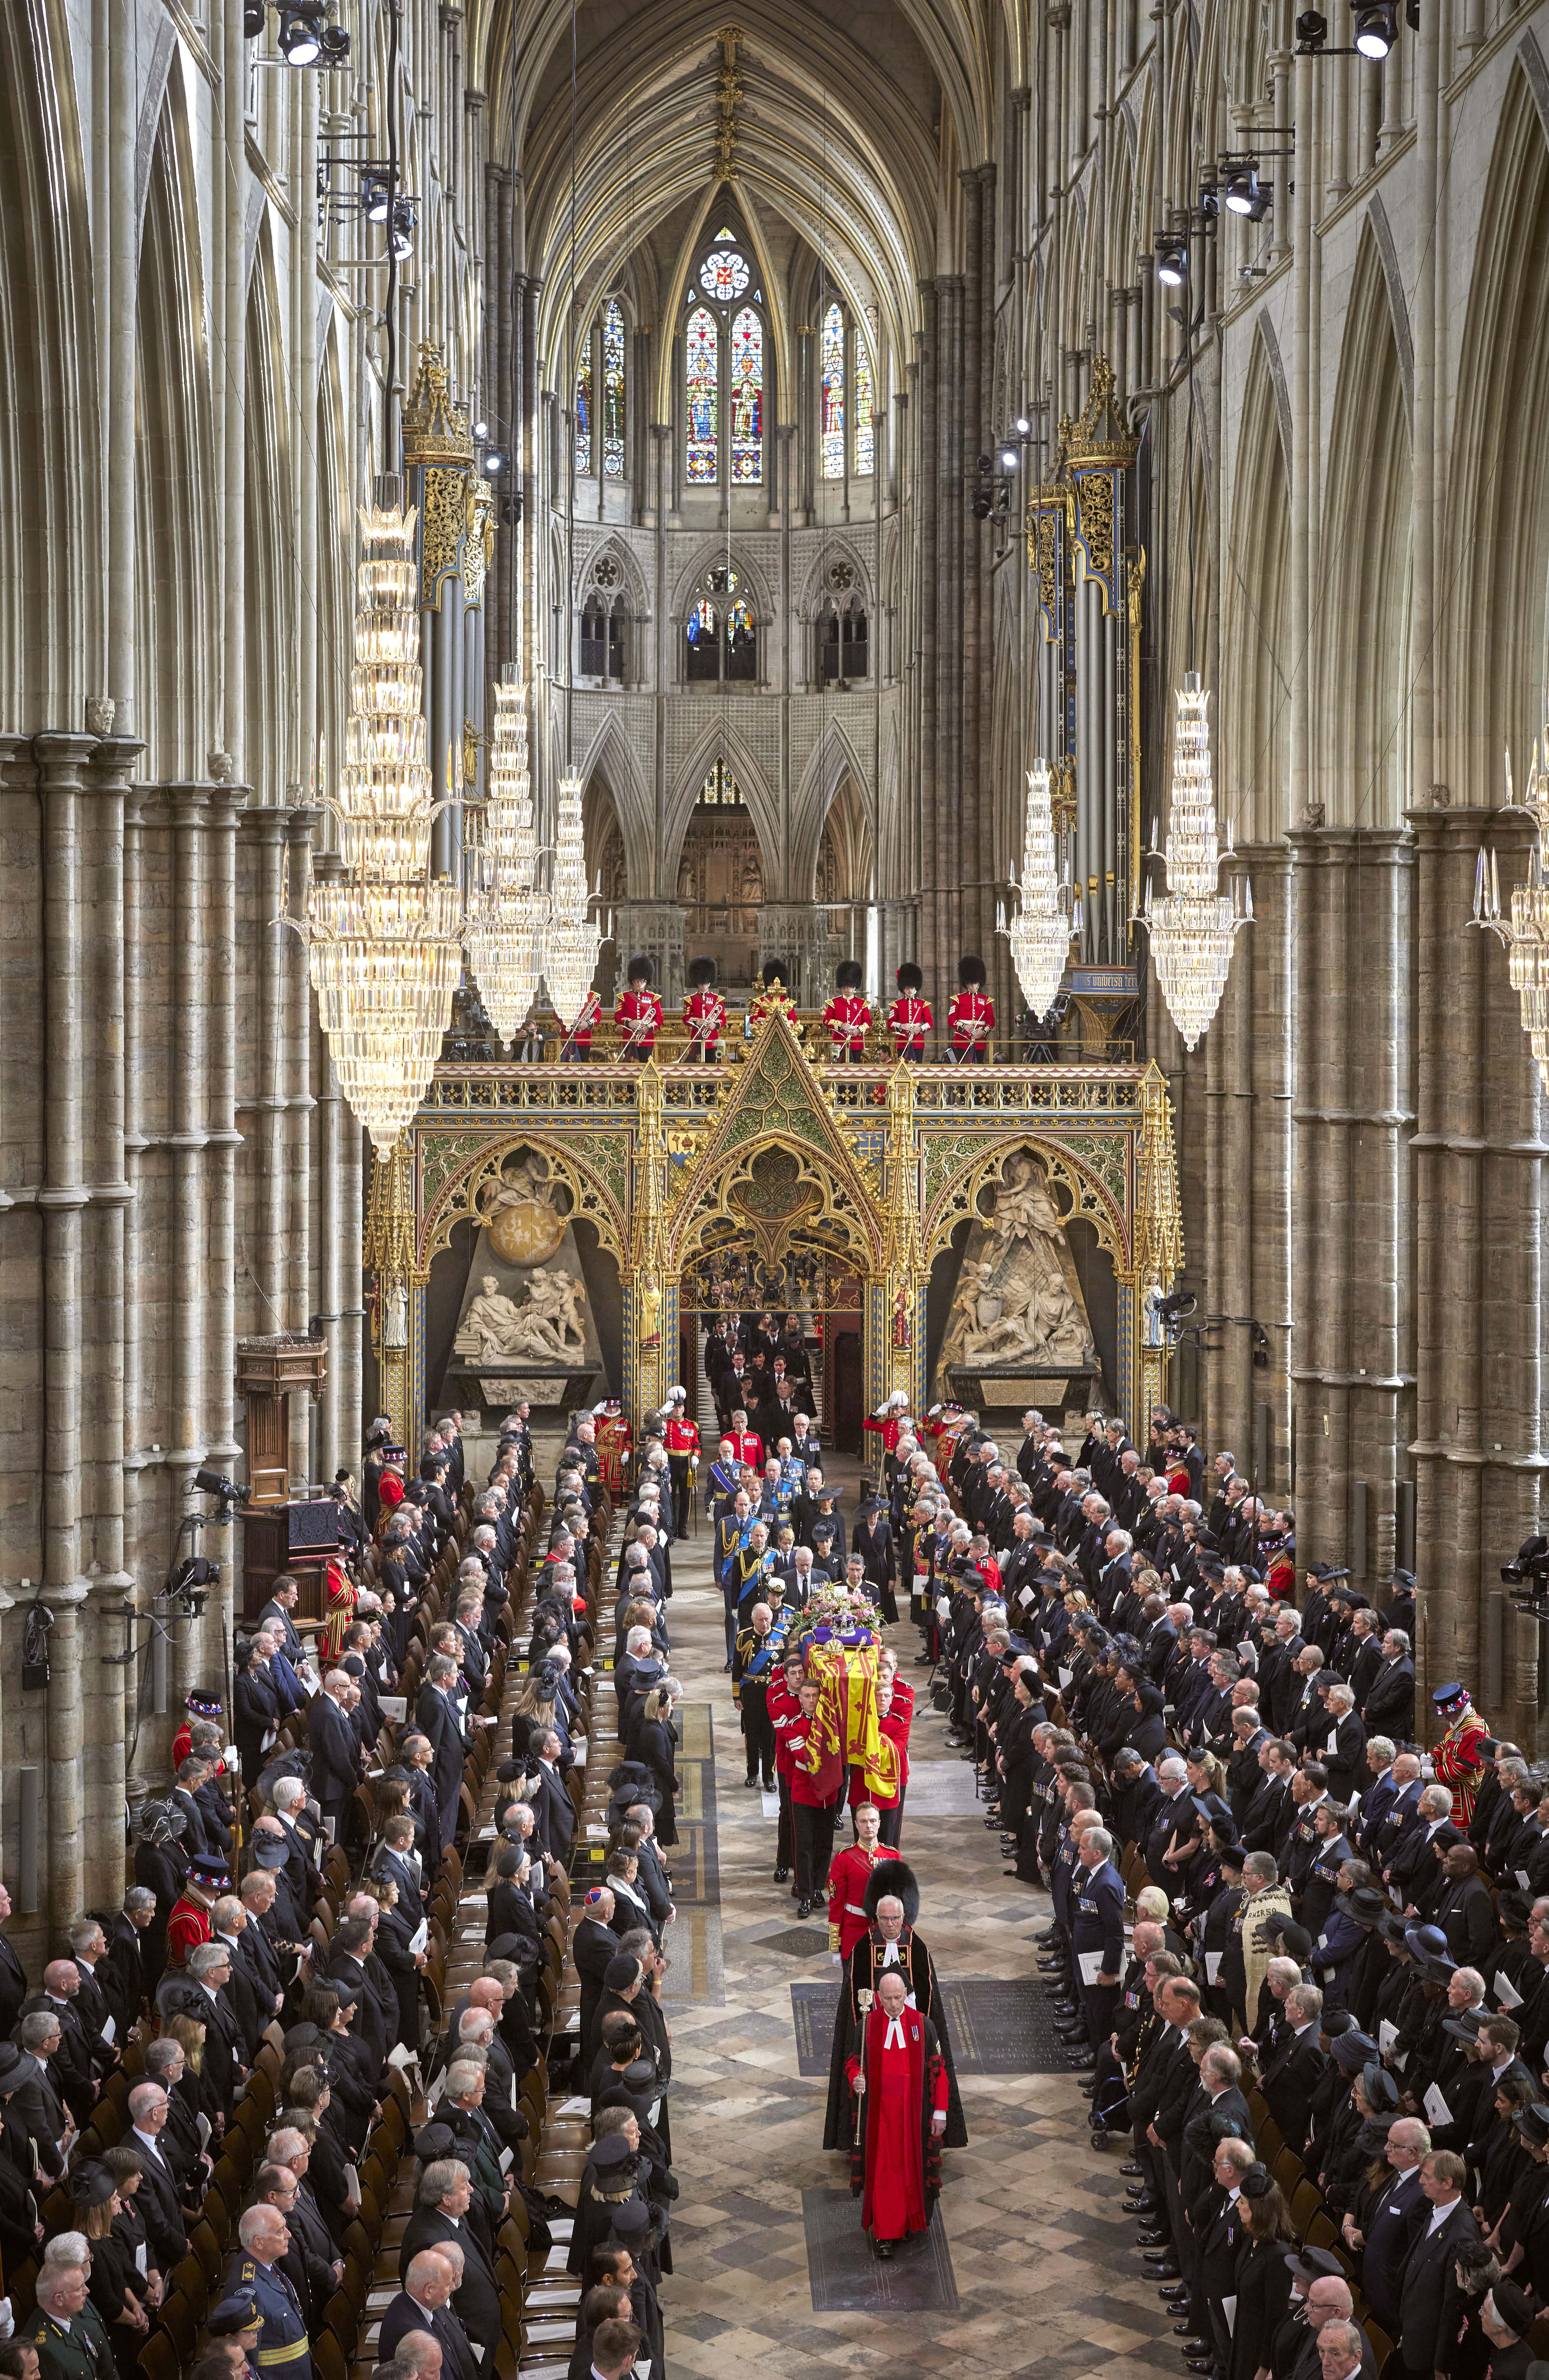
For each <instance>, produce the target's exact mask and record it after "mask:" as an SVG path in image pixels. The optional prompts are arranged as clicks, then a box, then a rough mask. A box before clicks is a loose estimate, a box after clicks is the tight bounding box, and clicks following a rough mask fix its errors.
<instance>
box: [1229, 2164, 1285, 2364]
mask: <svg viewBox="0 0 1549 2380" xmlns="http://www.w3.org/2000/svg"><path fill="white" fill-rule="evenodd" d="M1240 2189H1241V2205H1242V2213H1243V2225H1244V2229H1245V2231H1246V2234H1247V2236H1246V2239H1245V2240H1244V2241H1243V2246H1242V2253H1241V2255H1240V2259H1239V2262H1238V2266H1237V2312H1236V2313H1235V2315H1234V2316H1233V2318H1232V2330H1231V2364H1230V2367H1229V2369H1228V2374H1227V2380H1261V2375H1264V2374H1267V2373H1268V2370H1269V2352H1270V2341H1271V2340H1272V2339H1273V2338H1274V2336H1275V2333H1276V2330H1277V2327H1278V2325H1280V2324H1281V2323H1282V2322H1283V2321H1284V2320H1285V2318H1286V2309H1287V2307H1288V2306H1289V2303H1290V2287H1291V2277H1290V2268H1289V2265H1288V2263H1287V2258H1288V2257H1289V2256H1292V2255H1294V2254H1295V2253H1296V2234H1295V2232H1294V2230H1293V2229H1292V2228H1291V2219H1290V2216H1289V2214H1288V2213H1287V2211H1286V2202H1285V2198H1284V2196H1283V2195H1282V2193H1281V2191H1280V2186H1279V2184H1278V2182H1276V2181H1272V2180H1270V2176H1269V2170H1268V2168H1267V2167H1265V2166H1262V2165H1251V2166H1250V2167H1249V2168H1248V2170H1247V2172H1246V2173H1245V2174H1244V2175H1243V2177H1242V2181H1241V2184H1240Z"/></svg>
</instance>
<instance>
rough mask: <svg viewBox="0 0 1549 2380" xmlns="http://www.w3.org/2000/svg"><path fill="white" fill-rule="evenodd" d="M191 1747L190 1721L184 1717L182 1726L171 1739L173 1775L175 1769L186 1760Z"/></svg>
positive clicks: (192, 1742)
mask: <svg viewBox="0 0 1549 2380" xmlns="http://www.w3.org/2000/svg"><path fill="white" fill-rule="evenodd" d="M193 1748H194V1731H193V1728H192V1725H191V1724H190V1722H189V1721H188V1719H185V1720H184V1722H183V1724H182V1726H181V1727H180V1728H179V1729H178V1730H177V1733H176V1734H175V1736H174V1737H173V1739H172V1767H173V1773H174V1775H175V1774H176V1772H177V1770H178V1769H179V1768H181V1767H182V1766H183V1763H184V1762H185V1760H187V1758H188V1755H189V1753H190V1752H191V1751H192V1750H193Z"/></svg>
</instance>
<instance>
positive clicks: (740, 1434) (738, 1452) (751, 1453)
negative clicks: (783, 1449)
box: [726, 1429, 764, 1471]
mask: <svg viewBox="0 0 1549 2380" xmlns="http://www.w3.org/2000/svg"><path fill="white" fill-rule="evenodd" d="M726 1438H727V1442H728V1444H729V1445H730V1447H731V1449H732V1454H733V1455H734V1456H735V1458H736V1460H737V1461H738V1462H739V1463H752V1465H753V1468H754V1469H755V1471H762V1469H763V1468H764V1441H763V1439H761V1438H760V1437H759V1435H758V1433H757V1431H756V1429H729V1430H728V1431H727V1433H726Z"/></svg>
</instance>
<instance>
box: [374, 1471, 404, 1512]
mask: <svg viewBox="0 0 1549 2380" xmlns="http://www.w3.org/2000/svg"><path fill="white" fill-rule="evenodd" d="M403 1500H404V1483H403V1481H402V1480H401V1479H400V1478H399V1476H398V1474H397V1473H396V1472H395V1471H384V1472H383V1473H382V1475H381V1479H380V1480H379V1481H378V1483H377V1501H378V1503H379V1504H380V1505H381V1509H382V1511H383V1512H393V1511H394V1510H395V1509H396V1507H397V1506H398V1505H400V1504H401V1503H402V1502H403Z"/></svg>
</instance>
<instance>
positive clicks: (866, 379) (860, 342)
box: [854, 331, 876, 480]
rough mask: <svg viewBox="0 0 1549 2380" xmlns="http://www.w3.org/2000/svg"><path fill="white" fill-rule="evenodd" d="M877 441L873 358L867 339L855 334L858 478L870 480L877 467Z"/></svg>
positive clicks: (856, 469)
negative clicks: (874, 425) (872, 411)
mask: <svg viewBox="0 0 1549 2380" xmlns="http://www.w3.org/2000/svg"><path fill="white" fill-rule="evenodd" d="M875 453H876V442H875V440H874V438H873V435H872V427H871V358H870V357H869V356H868V355H867V353H866V351H865V340H864V339H863V338H862V336H861V334H860V333H859V331H857V332H856V334H855V461H854V472H855V477H856V479H857V480H869V479H870V477H871V474H872V472H873V470H874V469H875V468H876V465H875V462H874V460H873V456H874V455H875Z"/></svg>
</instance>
